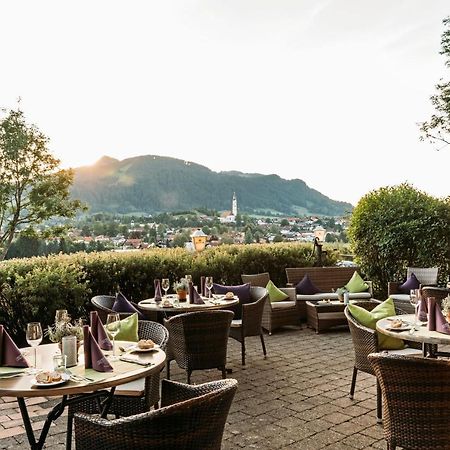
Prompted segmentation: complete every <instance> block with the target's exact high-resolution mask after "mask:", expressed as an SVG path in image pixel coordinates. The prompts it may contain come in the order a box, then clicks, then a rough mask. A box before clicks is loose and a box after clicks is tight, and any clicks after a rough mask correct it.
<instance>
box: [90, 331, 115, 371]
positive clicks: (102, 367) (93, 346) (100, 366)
mask: <svg viewBox="0 0 450 450" xmlns="http://www.w3.org/2000/svg"><path fill="white" fill-rule="evenodd" d="M83 335H84V343H83V346H84V367H85V368H86V369H91V368H92V369H94V370H96V371H97V372H112V370H113V368H112V366H111V364H109V362H108V360H107V359H106V356H105V355H104V354H103V352H102V351H101V349H100V347H99V345H98V344H97V341H96V340H95V339H94V337H93V336H92V333H91V331H90V330H89V326H88V325H84V326H83Z"/></svg>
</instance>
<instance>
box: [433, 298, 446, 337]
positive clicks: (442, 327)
mask: <svg viewBox="0 0 450 450" xmlns="http://www.w3.org/2000/svg"><path fill="white" fill-rule="evenodd" d="M428 330H429V331H437V332H439V333H444V334H450V325H449V324H448V322H447V321H446V320H445V317H444V314H442V311H441V308H440V307H439V305H438V304H437V303H436V300H435V298H434V297H428Z"/></svg>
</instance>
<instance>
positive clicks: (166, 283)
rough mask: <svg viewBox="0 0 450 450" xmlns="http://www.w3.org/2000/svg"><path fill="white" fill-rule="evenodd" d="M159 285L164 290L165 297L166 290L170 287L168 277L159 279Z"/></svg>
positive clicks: (165, 295)
mask: <svg viewBox="0 0 450 450" xmlns="http://www.w3.org/2000/svg"><path fill="white" fill-rule="evenodd" d="M161 287H162V288H163V290H164V297H167V291H168V290H169V288H170V280H169V279H168V278H163V279H162V280H161Z"/></svg>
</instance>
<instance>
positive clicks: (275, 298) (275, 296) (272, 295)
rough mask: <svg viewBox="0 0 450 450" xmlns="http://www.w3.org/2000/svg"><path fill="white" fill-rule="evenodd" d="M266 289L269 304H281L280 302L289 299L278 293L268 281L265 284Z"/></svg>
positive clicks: (281, 292)
mask: <svg viewBox="0 0 450 450" xmlns="http://www.w3.org/2000/svg"><path fill="white" fill-rule="evenodd" d="M266 289H267V291H268V292H269V299H270V301H271V302H281V301H282V300H286V299H287V298H289V295H287V294H286V293H285V292H283V291H280V290H279V289H278V288H277V287H276V286H275V285H274V284H273V283H272V281H270V280H269V282H268V283H267V286H266Z"/></svg>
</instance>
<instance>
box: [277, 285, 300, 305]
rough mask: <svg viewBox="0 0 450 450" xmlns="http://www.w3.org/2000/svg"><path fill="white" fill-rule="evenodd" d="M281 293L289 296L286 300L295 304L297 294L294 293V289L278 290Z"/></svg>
mask: <svg viewBox="0 0 450 450" xmlns="http://www.w3.org/2000/svg"><path fill="white" fill-rule="evenodd" d="M279 289H280V291H281V292H284V293H285V294H287V295H289V298H287V299H286V300H290V301H293V302H295V301H296V300H297V293H296V292H295V287H285V288H279Z"/></svg>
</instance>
